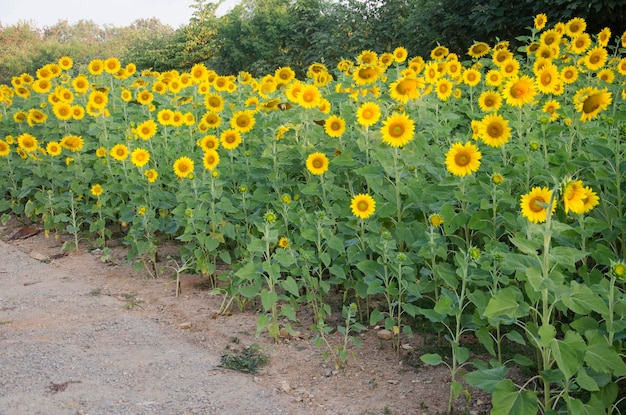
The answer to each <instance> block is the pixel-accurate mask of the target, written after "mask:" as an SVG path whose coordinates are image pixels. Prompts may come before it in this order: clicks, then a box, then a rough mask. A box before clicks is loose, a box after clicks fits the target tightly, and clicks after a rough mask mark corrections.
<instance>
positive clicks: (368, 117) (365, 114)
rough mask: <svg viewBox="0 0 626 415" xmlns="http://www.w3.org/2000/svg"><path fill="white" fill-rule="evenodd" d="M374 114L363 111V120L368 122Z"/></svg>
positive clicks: (369, 111)
mask: <svg viewBox="0 0 626 415" xmlns="http://www.w3.org/2000/svg"><path fill="white" fill-rule="evenodd" d="M373 115H374V114H373V113H372V111H371V110H365V111H363V118H365V119H366V120H369V119H370V118H372V116H373Z"/></svg>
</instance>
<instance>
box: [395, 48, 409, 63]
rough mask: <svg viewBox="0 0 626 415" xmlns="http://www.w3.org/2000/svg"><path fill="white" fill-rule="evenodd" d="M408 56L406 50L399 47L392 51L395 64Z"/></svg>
mask: <svg viewBox="0 0 626 415" xmlns="http://www.w3.org/2000/svg"><path fill="white" fill-rule="evenodd" d="M408 56H409V52H408V51H407V50H406V48H404V47H402V46H399V47H397V48H395V49H394V50H393V59H394V61H396V62H397V63H402V62H404V61H405V60H406V58H407V57H408Z"/></svg>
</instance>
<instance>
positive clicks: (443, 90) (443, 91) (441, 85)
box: [435, 78, 452, 101]
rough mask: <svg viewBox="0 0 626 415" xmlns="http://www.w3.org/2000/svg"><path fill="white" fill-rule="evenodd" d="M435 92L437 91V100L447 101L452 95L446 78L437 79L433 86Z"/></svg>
mask: <svg viewBox="0 0 626 415" xmlns="http://www.w3.org/2000/svg"><path fill="white" fill-rule="evenodd" d="M435 91H437V98H439V99H440V100H441V101H447V100H448V98H450V96H451V95H452V82H450V80H449V79H448V78H441V79H439V80H438V81H437V84H436V85H435Z"/></svg>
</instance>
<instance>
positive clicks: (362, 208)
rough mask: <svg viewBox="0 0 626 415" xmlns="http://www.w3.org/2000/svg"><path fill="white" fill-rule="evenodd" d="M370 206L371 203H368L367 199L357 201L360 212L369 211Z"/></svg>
mask: <svg viewBox="0 0 626 415" xmlns="http://www.w3.org/2000/svg"><path fill="white" fill-rule="evenodd" d="M369 207H370V204H369V203H367V202H366V201H365V200H361V201H359V203H357V205H356V208H357V210H358V211H359V212H367V210H368V209H369Z"/></svg>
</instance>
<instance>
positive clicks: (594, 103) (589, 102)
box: [583, 94, 602, 114]
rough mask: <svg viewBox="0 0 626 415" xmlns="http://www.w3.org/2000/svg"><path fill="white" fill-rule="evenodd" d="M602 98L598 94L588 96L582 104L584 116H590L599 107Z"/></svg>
mask: <svg viewBox="0 0 626 415" xmlns="http://www.w3.org/2000/svg"><path fill="white" fill-rule="evenodd" d="M601 100H602V96H601V95H600V94H594V95H591V96H589V97H588V98H587V99H586V100H585V102H584V103H583V112H584V113H585V114H591V113H592V112H594V111H595V110H597V109H598V108H599V107H600V102H601Z"/></svg>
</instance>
